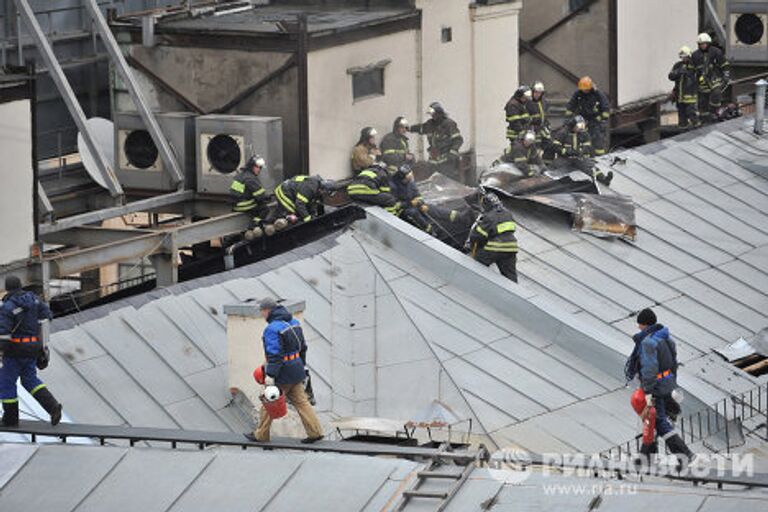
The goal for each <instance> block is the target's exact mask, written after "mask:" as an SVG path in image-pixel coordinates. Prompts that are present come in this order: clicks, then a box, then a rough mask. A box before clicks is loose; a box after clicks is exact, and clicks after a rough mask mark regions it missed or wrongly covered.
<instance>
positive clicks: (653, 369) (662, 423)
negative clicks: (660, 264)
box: [624, 308, 693, 461]
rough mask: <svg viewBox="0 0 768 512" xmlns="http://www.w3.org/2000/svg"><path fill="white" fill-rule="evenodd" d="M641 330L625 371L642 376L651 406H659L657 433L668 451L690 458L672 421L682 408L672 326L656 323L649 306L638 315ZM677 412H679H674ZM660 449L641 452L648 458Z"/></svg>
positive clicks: (631, 376) (645, 447)
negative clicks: (674, 395) (674, 393)
mask: <svg viewBox="0 0 768 512" xmlns="http://www.w3.org/2000/svg"><path fill="white" fill-rule="evenodd" d="M637 327H638V328H639V329H640V332H638V333H637V334H635V335H634V336H633V337H632V339H633V340H634V342H635V348H634V350H633V351H632V354H631V355H630V356H629V359H627V362H626V364H625V366H624V373H625V376H626V378H627V381H631V380H633V379H634V378H635V377H636V376H639V378H640V383H641V385H642V388H643V392H645V399H646V402H647V404H648V407H650V406H654V407H655V408H656V435H657V437H660V438H661V439H663V440H664V442H665V443H666V445H667V448H669V451H670V452H672V453H674V454H675V455H677V457H678V458H680V459H681V461H682V458H683V457H684V458H685V459H687V460H688V461H690V460H691V459H692V458H693V452H691V450H690V449H689V448H688V446H687V445H686V444H685V441H683V439H682V438H681V437H680V436H679V435H678V434H677V432H676V431H675V427H674V426H673V424H672V422H671V421H670V417H669V416H670V412H671V411H672V410H679V405H678V404H677V402H675V401H674V399H673V398H672V391H674V390H675V388H676V387H677V367H678V362H677V349H676V347H675V342H674V341H672V338H671V336H670V334H669V329H668V328H667V327H665V326H663V325H661V324H660V323H658V322H657V319H656V314H655V313H654V312H653V310H651V309H649V308H646V309H644V310H642V311H640V313H639V314H638V315H637ZM675 412H677V411H675ZM656 450H657V446H656V443H653V444H652V445H643V448H642V449H641V453H642V454H643V455H645V456H647V457H649V456H651V455H652V454H653V453H655V452H656Z"/></svg>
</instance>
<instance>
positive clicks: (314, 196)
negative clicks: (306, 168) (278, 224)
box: [275, 176, 323, 222]
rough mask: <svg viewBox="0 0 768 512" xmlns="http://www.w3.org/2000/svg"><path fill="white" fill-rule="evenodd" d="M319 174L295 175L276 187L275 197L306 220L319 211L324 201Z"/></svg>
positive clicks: (285, 207)
mask: <svg viewBox="0 0 768 512" xmlns="http://www.w3.org/2000/svg"><path fill="white" fill-rule="evenodd" d="M320 181H321V178H320V177H319V176H294V177H293V178H290V179H287V180H285V181H284V182H282V183H281V184H280V185H278V186H277V188H275V197H277V202H278V203H280V206H282V207H283V208H284V209H285V210H287V211H288V212H289V213H293V214H295V215H296V216H297V217H298V218H299V219H300V220H301V221H303V222H306V221H308V220H310V219H312V216H313V215H314V216H316V215H318V213H319V211H318V210H319V206H320V204H321V203H322V201H323V194H322V191H321V190H320Z"/></svg>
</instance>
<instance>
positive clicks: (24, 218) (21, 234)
mask: <svg viewBox="0 0 768 512" xmlns="http://www.w3.org/2000/svg"><path fill="white" fill-rule="evenodd" d="M0 155H2V158H0V217H2V219H3V220H2V222H0V240H2V243H0V265H3V264H7V263H10V262H12V261H15V260H19V259H24V258H27V257H28V256H29V247H30V245H31V244H32V243H33V242H34V237H35V234H34V225H33V222H34V218H33V204H32V202H33V198H34V193H33V189H32V187H33V183H34V177H33V171H32V117H31V113H30V105H29V101H28V100H20V101H13V102H10V103H3V104H0Z"/></svg>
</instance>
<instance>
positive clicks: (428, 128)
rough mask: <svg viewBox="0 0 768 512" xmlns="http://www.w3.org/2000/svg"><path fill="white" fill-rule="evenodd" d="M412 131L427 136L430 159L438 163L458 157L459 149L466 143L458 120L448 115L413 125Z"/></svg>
mask: <svg viewBox="0 0 768 512" xmlns="http://www.w3.org/2000/svg"><path fill="white" fill-rule="evenodd" d="M410 131H411V132H415V133H420V134H422V135H426V136H427V140H428V142H429V159H430V161H431V162H433V163H436V164H441V163H444V162H447V161H448V160H449V159H452V158H458V157H459V149H460V148H461V145H462V144H464V137H462V136H461V133H460V132H459V127H458V126H456V122H455V121H454V120H453V119H449V118H447V117H442V118H439V119H437V120H435V119H430V120H428V121H427V122H426V123H423V124H416V125H413V126H411V128H410Z"/></svg>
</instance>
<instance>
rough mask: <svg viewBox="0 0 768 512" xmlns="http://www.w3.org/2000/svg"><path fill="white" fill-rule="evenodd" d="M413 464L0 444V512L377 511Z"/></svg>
mask: <svg viewBox="0 0 768 512" xmlns="http://www.w3.org/2000/svg"><path fill="white" fill-rule="evenodd" d="M417 467H418V464H417V463H415V462H411V461H406V460H400V459H384V458H374V457H358V456H347V455H337V454H324V455H319V454H312V453H301V454H299V453H285V452H283V453H270V452H265V451H261V450H251V451H248V452H242V451H241V450H239V449H237V450H225V449H212V450H205V451H187V450H170V449H147V448H120V447H101V446H67V445H39V446H36V445H25V444H22V445H13V444H0V510H8V511H11V510H14V511H25V510H34V511H36V512H49V511H50V512H69V511H74V510H77V511H88V510H94V511H104V510H110V511H115V512H120V511H137V510H140V511H142V512H155V511H156V512H165V511H168V512H194V511H201V512H204V511H205V512H210V511H211V510H222V511H227V512H238V511H243V512H245V511H254V510H258V511H264V512H284V511H290V510H345V511H361V512H362V511H379V510H381V509H382V507H383V506H384V505H385V504H386V503H387V502H388V501H389V500H390V499H391V497H392V496H393V495H394V494H395V493H396V491H397V490H398V488H400V487H401V486H402V484H403V482H402V481H403V479H405V478H406V477H408V476H409V474H410V473H411V472H412V471H414V470H415V469H416V468H417ZM68 468H77V470H76V471H72V470H70V469H68ZM310 503H311V505H309V504H310Z"/></svg>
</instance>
